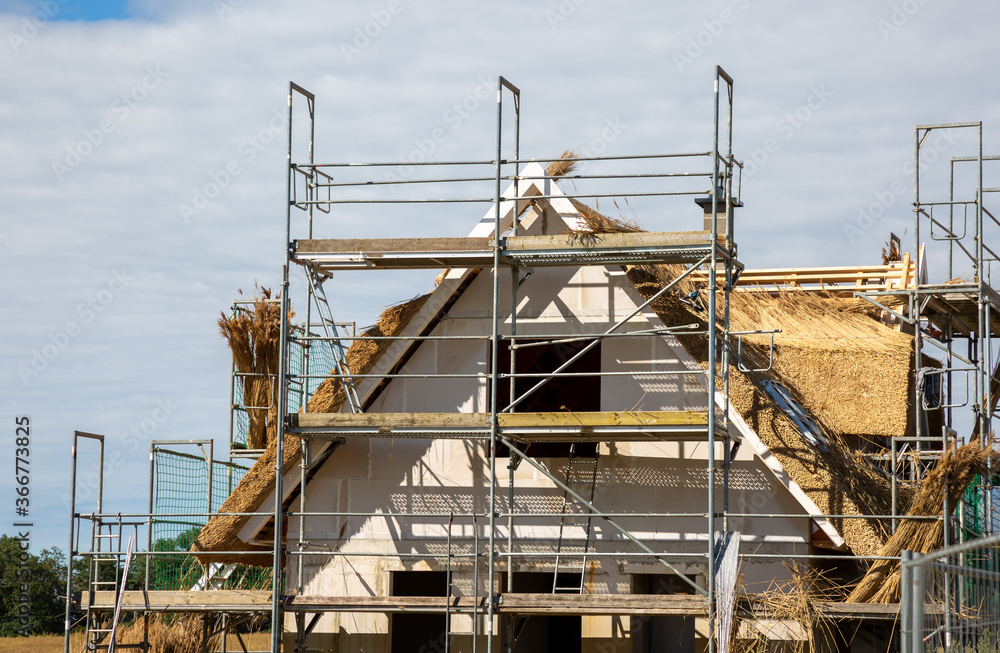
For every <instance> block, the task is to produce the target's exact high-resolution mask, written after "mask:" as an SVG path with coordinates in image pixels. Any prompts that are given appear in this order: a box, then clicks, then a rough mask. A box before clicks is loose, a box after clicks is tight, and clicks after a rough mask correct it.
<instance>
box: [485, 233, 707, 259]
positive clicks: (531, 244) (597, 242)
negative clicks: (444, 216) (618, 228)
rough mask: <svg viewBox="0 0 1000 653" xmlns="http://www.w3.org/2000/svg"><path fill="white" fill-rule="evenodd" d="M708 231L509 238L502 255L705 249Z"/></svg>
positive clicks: (550, 235)
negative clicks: (593, 250)
mask: <svg viewBox="0 0 1000 653" xmlns="http://www.w3.org/2000/svg"><path fill="white" fill-rule="evenodd" d="M711 242H712V232H710V231H649V232H636V233H608V234H555V235H552V234H549V235H544V236H509V237H508V238H507V241H506V246H505V247H504V251H505V252H506V253H510V254H512V255H516V254H518V253H525V252H532V251H540V250H551V249H571V250H572V249H588V250H589V249H598V250H599V249H616V250H617V249H634V248H643V247H647V248H652V247H694V246H707V245H708V244H709V243H711Z"/></svg>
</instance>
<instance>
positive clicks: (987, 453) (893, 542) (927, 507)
mask: <svg viewBox="0 0 1000 653" xmlns="http://www.w3.org/2000/svg"><path fill="white" fill-rule="evenodd" d="M998 459H1000V452H997V451H996V450H994V449H993V447H992V444H984V443H982V442H981V441H980V440H973V441H972V442H970V443H969V444H966V445H964V446H962V447H958V448H955V447H952V448H951V449H949V450H948V451H946V452H945V454H944V456H942V458H941V459H940V460H939V461H938V463H937V465H936V466H935V467H934V469H932V470H931V472H930V473H929V474H928V475H927V476H926V478H925V479H924V481H923V484H922V485H921V487H920V490H919V491H918V492H917V494H916V496H914V498H913V501H912V503H911V505H910V509H909V510H908V511H907V512H906V516H907V517H941V516H942V510H943V508H944V500H945V497H946V496H947V498H948V503H949V505H951V506H956V505H958V501H959V500H960V499H961V497H962V493H963V492H965V487H966V486H967V485H968V484H969V482H971V481H972V479H973V478H974V477H975V476H976V474H980V473H984V472H986V471H987V470H988V469H989V467H990V465H991V464H992V463H993V462H995V461H996V460H998ZM942 544H943V533H942V527H941V522H939V521H929V520H914V519H907V520H903V521H902V522H900V524H899V526H898V527H897V528H896V532H895V533H893V535H892V537H890V538H889V540H888V541H887V542H886V543H885V545H884V546H883V547H882V548H881V549H880V550H879V552H878V555H880V556H892V557H896V558H898V557H899V555H900V552H901V551H902V550H903V549H908V550H910V551H918V552H920V553H928V552H930V551H933V550H935V549H938V548H940V547H941V546H942ZM899 584H900V570H899V560H898V559H897V560H879V561H876V562H875V564H873V565H872V567H871V569H869V570H868V573H867V574H866V575H865V577H864V578H863V579H862V580H861V582H860V583H858V586H857V587H855V588H854V591H852V592H851V594H850V596H849V597H848V598H847V600H848V601H852V602H858V603H896V602H898V601H899V597H900V591H899Z"/></svg>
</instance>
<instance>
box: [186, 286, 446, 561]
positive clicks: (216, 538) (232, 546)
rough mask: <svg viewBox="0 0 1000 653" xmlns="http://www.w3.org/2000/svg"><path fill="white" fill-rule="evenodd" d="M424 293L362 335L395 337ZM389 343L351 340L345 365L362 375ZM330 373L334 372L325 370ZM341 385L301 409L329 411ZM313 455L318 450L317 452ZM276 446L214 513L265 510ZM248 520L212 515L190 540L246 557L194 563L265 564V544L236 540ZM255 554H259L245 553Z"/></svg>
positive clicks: (320, 391)
mask: <svg viewBox="0 0 1000 653" xmlns="http://www.w3.org/2000/svg"><path fill="white" fill-rule="evenodd" d="M428 297H430V295H429V294H428V295H421V296H419V297H414V298H413V299H411V300H409V301H406V302H403V303H401V304H396V305H394V306H390V307H389V308H387V309H385V310H384V311H383V312H382V314H381V315H380V316H379V319H378V322H376V323H375V326H373V327H371V328H370V329H367V330H366V331H365V332H364V333H363V334H362V335H363V336H367V337H377V336H398V335H399V334H400V333H402V331H403V329H405V328H406V325H407V324H409V322H410V320H411V319H412V318H413V316H414V315H416V314H417V311H419V310H420V308H421V307H422V306H423V305H424V302H426V301H427V298H428ZM391 344H392V341H391V340H355V341H354V342H353V343H352V344H351V346H350V347H349V348H348V349H347V352H346V357H347V365H348V368H349V369H350V370H351V372H352V373H354V374H367V373H368V372H370V371H371V370H372V368H373V367H375V364H376V363H377V362H378V361H379V359H380V358H381V357H382V354H384V353H385V351H386V349H388V348H389V346H390V345H391ZM330 373H331V374H333V373H336V371H335V370H333V371H331V372H330ZM344 398H345V394H344V388H343V385H342V384H341V382H340V380H339V379H326V380H325V381H323V383H321V384H320V386H319V387H318V388H317V389H316V392H315V393H314V394H313V396H312V397H311V398H310V399H309V403H308V405H307V412H310V413H335V412H338V411H339V410H340V408H341V406H342V405H343V403H344ZM301 453H302V450H301V440H300V439H299V438H297V437H295V436H293V435H287V436H285V444H284V459H285V465H284V468H285V469H286V470H287V469H290V468H292V466H293V465H295V464H297V463H298V461H299V457H300V456H301ZM317 453H318V452H317ZM277 455H278V452H277V446H276V443H275V442H274V441H272V442H271V443H270V444H269V446H268V447H267V449H266V450H265V451H264V454H263V455H261V457H260V458H258V459H257V462H256V463H255V464H254V466H253V467H251V468H250V471H249V472H247V473H246V475H245V476H244V477H243V479H242V480H241V481H240V483H239V485H237V486H236V489H235V490H233V493H232V494H231V495H230V496H229V498H228V499H226V501H225V502H224V503H223V504H222V506H221V507H220V508H219V512H221V513H225V512H253V511H257V510H262V511H266V510H268V506H262V505H261V504H262V503H263V502H264V500H265V499H266V498H267V497H268V495H270V494H271V492H272V491H273V490H274V480H275V462H276V461H277ZM250 519H251V517H250V516H242V517H237V516H228V517H227V516H217V517H212V518H211V519H210V520H208V524H206V525H205V527H204V528H202V529H201V533H200V534H199V535H198V538H197V539H196V540H195V542H194V545H193V546H192V550H194V551H246V552H248V553H247V554H246V555H233V556H200V557H199V561H200V562H202V563H205V564H208V563H211V562H239V563H242V564H251V565H262V566H269V565H270V564H271V562H272V558H271V554H270V553H269V552H270V551H271V547H265V546H258V545H254V544H248V543H247V542H244V541H243V540H241V539H240V538H239V535H238V534H239V532H240V529H242V528H243V526H244V525H245V524H246V523H247V522H248V521H249V520H250ZM251 552H260V553H251Z"/></svg>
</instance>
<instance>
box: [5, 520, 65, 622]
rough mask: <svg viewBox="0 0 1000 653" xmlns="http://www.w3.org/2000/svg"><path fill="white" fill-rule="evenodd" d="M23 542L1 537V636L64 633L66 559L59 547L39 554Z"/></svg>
mask: <svg viewBox="0 0 1000 653" xmlns="http://www.w3.org/2000/svg"><path fill="white" fill-rule="evenodd" d="M21 542H22V540H21V539H20V538H17V537H11V536H9V535H2V536H0V636H3V637H11V636H15V635H18V634H22V635H27V634H31V635H40V634H44V633H58V632H62V630H63V617H64V616H65V614H66V603H65V600H66V599H65V597H64V594H65V588H66V585H65V583H66V556H65V555H64V554H63V552H62V551H61V550H59V549H58V548H55V547H53V548H51V549H42V551H41V552H40V553H39V554H38V555H35V554H33V553H31V552H30V551H27V550H25V549H23V548H22V547H21Z"/></svg>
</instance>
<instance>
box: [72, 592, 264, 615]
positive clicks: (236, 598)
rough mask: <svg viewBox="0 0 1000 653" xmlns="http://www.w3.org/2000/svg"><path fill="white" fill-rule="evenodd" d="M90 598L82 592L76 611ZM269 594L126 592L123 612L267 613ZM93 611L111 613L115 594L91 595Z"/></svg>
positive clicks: (95, 593)
mask: <svg viewBox="0 0 1000 653" xmlns="http://www.w3.org/2000/svg"><path fill="white" fill-rule="evenodd" d="M88 599H89V595H88V594H87V593H86V592H84V593H83V595H82V597H81V599H80V602H79V609H81V610H84V609H86V608H87V601H88ZM270 606H271V592H270V591H268V590H202V591H194V592H192V591H163V590H150V591H147V592H144V591H138V590H137V591H132V590H130V591H127V592H125V596H124V597H123V599H122V610H125V611H139V612H206V611H209V612H210V611H221V610H223V609H225V610H230V611H248V612H256V611H263V610H265V609H266V610H270ZM90 607H91V608H92V609H94V610H102V611H103V610H114V608H115V593H114V592H94V601H93V603H92V604H90Z"/></svg>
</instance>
